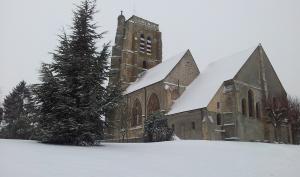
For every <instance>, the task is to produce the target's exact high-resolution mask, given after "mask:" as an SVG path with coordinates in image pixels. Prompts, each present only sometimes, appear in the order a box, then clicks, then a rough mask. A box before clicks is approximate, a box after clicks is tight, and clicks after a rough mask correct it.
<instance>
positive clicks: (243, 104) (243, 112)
mask: <svg viewBox="0 0 300 177" xmlns="http://www.w3.org/2000/svg"><path fill="white" fill-rule="evenodd" d="M242 114H243V115H244V116H246V115H247V105H246V99H245V98H243V99H242Z"/></svg>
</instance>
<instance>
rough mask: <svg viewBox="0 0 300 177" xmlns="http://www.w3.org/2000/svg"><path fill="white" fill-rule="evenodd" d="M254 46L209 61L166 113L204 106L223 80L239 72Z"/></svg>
mask: <svg viewBox="0 0 300 177" xmlns="http://www.w3.org/2000/svg"><path fill="white" fill-rule="evenodd" d="M255 48H256V47H255ZM255 48H253V47H252V48H250V49H247V50H244V51H241V52H239V53H236V54H234V55H231V56H228V57H225V58H222V59H220V60H217V61H215V62H212V63H210V64H209V65H208V66H207V67H206V69H205V70H203V71H202V72H201V73H200V74H199V75H198V76H197V77H196V78H195V80H194V81H193V82H192V83H191V84H190V85H189V86H188V87H187V88H186V90H185V91H184V92H183V94H182V95H181V96H180V97H179V98H178V99H177V100H176V101H175V103H174V104H173V106H172V108H171V110H170V111H169V112H168V113H167V114H168V115H171V114H176V113H180V112H185V111H190V110H195V109H199V108H203V107H206V106H207V105H208V104H209V102H210V100H211V99H212V98H213V96H214V95H215V94H216V92H217V90H218V89H219V88H220V86H221V85H222V84H223V82H224V81H226V80H229V79H232V78H234V76H235V75H236V74H237V73H238V72H239V70H240V68H242V66H243V65H244V63H245V62H246V61H247V60H248V58H249V57H250V56H251V54H252V53H253V52H254V50H255Z"/></svg>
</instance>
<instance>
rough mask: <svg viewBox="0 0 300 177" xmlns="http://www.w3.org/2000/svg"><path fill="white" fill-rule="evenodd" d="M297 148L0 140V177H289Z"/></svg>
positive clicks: (299, 157) (298, 160) (298, 163)
mask: <svg viewBox="0 0 300 177" xmlns="http://www.w3.org/2000/svg"><path fill="white" fill-rule="evenodd" d="M299 167H300V146H294V145H282V144H264V143H246V142H222V141H201V140H199V141H192V140H183V141H172V142H162V143H147V144H145V143H140V144H130V143H128V144H119V143H103V146H98V147H74V146H59V145H46V144H41V143H37V142H35V141H22V140H4V139H0V176H1V177H21V176H22V177H199V176H203V177H269V176H270V177H283V176H284V177H295V176H300V171H299Z"/></svg>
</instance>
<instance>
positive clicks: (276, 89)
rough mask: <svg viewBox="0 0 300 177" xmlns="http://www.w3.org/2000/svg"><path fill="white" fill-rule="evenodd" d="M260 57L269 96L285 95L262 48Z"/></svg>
mask: <svg viewBox="0 0 300 177" xmlns="http://www.w3.org/2000/svg"><path fill="white" fill-rule="evenodd" d="M262 57H263V62H264V69H265V74H266V83H267V90H268V96H269V97H279V96H286V95H287V93H286V91H285V89H284V87H283V85H282V83H281V81H280V79H279V77H278V75H277V73H276V71H275V69H274V68H273V66H272V64H271V62H270V60H269V58H268V56H267V54H266V53H265V51H264V50H263V49H262Z"/></svg>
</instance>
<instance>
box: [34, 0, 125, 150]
mask: <svg viewBox="0 0 300 177" xmlns="http://www.w3.org/2000/svg"><path fill="white" fill-rule="evenodd" d="M95 8H96V2H95V1H89V0H85V1H83V2H82V3H81V5H79V6H77V9H76V10H75V11H74V18H73V25H72V27H71V30H72V33H71V35H67V34H65V33H64V34H63V35H61V36H60V44H59V46H58V48H57V50H56V51H55V52H54V53H53V60H54V61H53V63H51V64H48V65H46V64H44V65H43V67H42V70H41V74H42V77H41V81H42V83H41V84H39V85H37V86H36V89H35V93H36V95H37V103H38V105H39V106H38V107H39V109H38V110H39V129H40V131H39V132H40V135H41V136H40V140H41V141H42V142H46V143H57V144H74V145H93V144H94V143H95V141H96V140H100V139H102V138H103V126H104V117H105V115H106V113H107V112H109V111H111V109H113V108H114V107H115V106H116V105H117V102H118V100H119V98H120V95H121V92H119V94H116V93H117V91H116V90H117V89H119V88H117V87H105V82H106V80H107V78H108V73H109V66H108V58H109V55H110V50H109V47H110V45H109V43H108V44H104V45H103V48H102V50H101V51H100V52H99V51H98V49H97V47H96V42H97V40H99V39H101V38H102V37H103V34H104V33H100V34H99V33H97V31H96V29H97V26H96V24H95V23H94V22H93V17H94V14H95V13H96V9H95Z"/></svg>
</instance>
